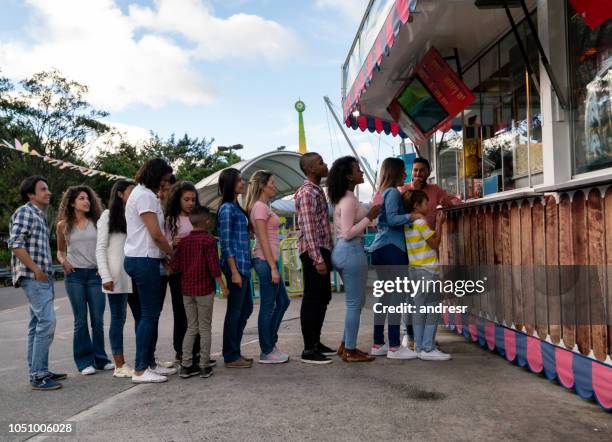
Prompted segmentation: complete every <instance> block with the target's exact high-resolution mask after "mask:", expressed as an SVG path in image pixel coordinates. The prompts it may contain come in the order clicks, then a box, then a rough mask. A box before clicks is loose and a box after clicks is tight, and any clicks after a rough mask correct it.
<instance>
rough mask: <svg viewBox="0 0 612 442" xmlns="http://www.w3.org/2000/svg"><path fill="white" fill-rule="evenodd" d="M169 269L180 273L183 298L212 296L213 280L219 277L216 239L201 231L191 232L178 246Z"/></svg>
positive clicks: (213, 289) (219, 267)
mask: <svg viewBox="0 0 612 442" xmlns="http://www.w3.org/2000/svg"><path fill="white" fill-rule="evenodd" d="M170 267H171V268H172V271H173V272H180V273H181V288H182V292H183V295H184V296H203V295H210V294H214V293H215V289H216V286H215V278H218V277H220V276H221V266H220V265H219V255H218V254H217V239H216V238H215V237H214V236H212V235H211V234H210V233H208V232H205V231H203V230H192V231H191V233H190V234H189V235H187V236H186V237H185V238H183V239H182V240H181V242H180V243H179V244H178V246H177V248H176V253H175V254H174V257H173V258H172V261H171V262H170Z"/></svg>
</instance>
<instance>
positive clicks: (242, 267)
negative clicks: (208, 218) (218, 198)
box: [217, 203, 252, 276]
mask: <svg viewBox="0 0 612 442" xmlns="http://www.w3.org/2000/svg"><path fill="white" fill-rule="evenodd" d="M217 223H218V225H217V230H218V231H219V242H220V243H221V261H222V262H223V263H225V262H226V260H227V258H228V257H230V256H231V257H233V258H234V260H235V261H236V267H237V268H238V272H240V274H241V275H242V276H249V275H250V274H251V266H252V264H251V242H250V238H249V221H248V219H247V217H246V215H245V214H244V212H243V211H242V210H241V209H240V206H238V204H237V203H223V204H222V205H221V207H220V208H219V215H218V219H217Z"/></svg>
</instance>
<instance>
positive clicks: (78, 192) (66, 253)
mask: <svg viewBox="0 0 612 442" xmlns="http://www.w3.org/2000/svg"><path fill="white" fill-rule="evenodd" d="M101 211H102V204H101V203H100V199H99V198H98V196H97V195H96V193H95V192H94V191H93V190H92V189H91V188H90V187H88V186H75V187H69V188H68V190H66V192H64V195H63V197H62V201H61V203H60V207H59V211H58V216H57V260H58V261H59V262H60V264H62V266H63V267H64V274H65V275H66V279H65V284H66V292H67V293H68V299H69V300H70V306H71V307H72V312H73V314H74V336H73V341H72V351H73V354H74V362H75V363H76V366H77V368H78V369H79V371H80V372H81V374H83V375H92V374H95V372H96V369H98V370H112V369H113V368H115V366H114V365H113V364H112V363H111V361H110V360H109V359H108V356H107V354H106V351H105V350H104V309H105V308H106V302H105V296H104V294H103V293H102V290H101V289H102V282H101V281H100V276H99V275H98V269H97V267H98V264H97V263H96V237H97V231H96V223H97V222H98V218H100V212H101ZM88 316H89V317H90V319H91V335H90V334H89V327H88V324H87V317H88Z"/></svg>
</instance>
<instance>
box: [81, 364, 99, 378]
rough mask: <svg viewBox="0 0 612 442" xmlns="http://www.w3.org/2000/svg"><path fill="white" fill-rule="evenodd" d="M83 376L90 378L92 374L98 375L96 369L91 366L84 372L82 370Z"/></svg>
mask: <svg viewBox="0 0 612 442" xmlns="http://www.w3.org/2000/svg"><path fill="white" fill-rule="evenodd" d="M81 374H82V375H83V376H89V375H92V374H96V369H95V368H93V367H92V366H91V365H90V366H89V367H85V368H84V369H83V370H81Z"/></svg>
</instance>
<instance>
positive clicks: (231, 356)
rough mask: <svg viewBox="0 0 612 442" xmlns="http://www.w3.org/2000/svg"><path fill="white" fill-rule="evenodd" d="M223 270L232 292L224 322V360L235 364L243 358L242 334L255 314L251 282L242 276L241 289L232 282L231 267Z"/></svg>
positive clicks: (224, 267)
mask: <svg viewBox="0 0 612 442" xmlns="http://www.w3.org/2000/svg"><path fill="white" fill-rule="evenodd" d="M222 270H223V274H224V275H225V280H226V281H227V286H228V288H229V292H230V293H229V297H228V298H227V310H226V311H225V321H224V322H223V359H224V360H225V362H234V361H237V360H238V359H240V357H241V353H240V342H241V341H242V334H243V333H244V328H245V327H246V323H247V320H248V319H249V316H251V313H253V299H252V298H251V281H250V278H249V277H248V276H245V275H241V276H242V287H239V286H238V285H236V284H234V283H233V282H232V272H231V271H230V269H229V267H227V266H225V265H224V266H223V269H222Z"/></svg>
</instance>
